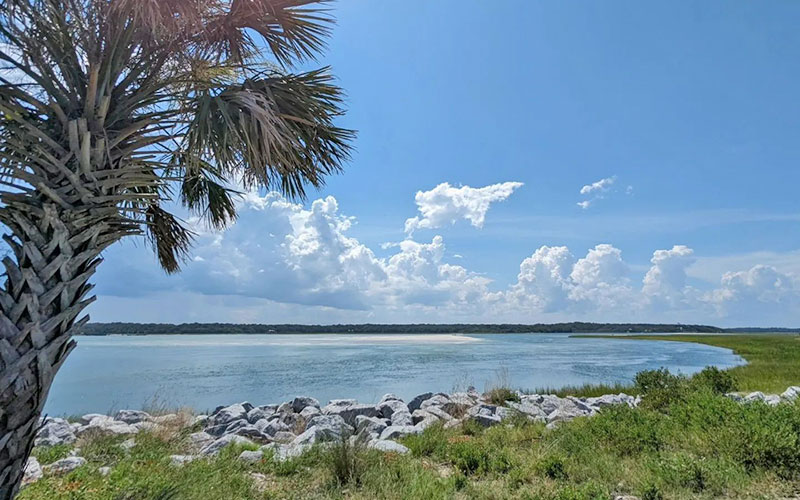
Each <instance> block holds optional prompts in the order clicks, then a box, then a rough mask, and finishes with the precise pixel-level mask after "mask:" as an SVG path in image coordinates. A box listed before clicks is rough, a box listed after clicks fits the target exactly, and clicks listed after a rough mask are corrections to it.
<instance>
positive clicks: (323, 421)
mask: <svg viewBox="0 0 800 500" xmlns="http://www.w3.org/2000/svg"><path fill="white" fill-rule="evenodd" d="M352 434H353V428H352V427H350V426H349V425H347V424H345V423H344V422H343V420H342V418H341V417H340V416H338V415H319V416H317V417H314V418H312V419H311V421H310V422H309V423H308V428H307V429H306V431H305V432H303V433H302V434H300V435H299V436H297V438H295V440H294V441H292V444H296V445H303V444H309V445H310V444H314V443H324V442H327V441H339V440H341V439H342V438H343V437H349V436H350V435H352Z"/></svg>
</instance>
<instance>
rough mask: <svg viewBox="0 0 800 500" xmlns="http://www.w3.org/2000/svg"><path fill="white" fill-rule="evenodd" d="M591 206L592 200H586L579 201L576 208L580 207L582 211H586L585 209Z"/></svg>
mask: <svg viewBox="0 0 800 500" xmlns="http://www.w3.org/2000/svg"><path fill="white" fill-rule="evenodd" d="M591 204H592V200H586V201H579V202H578V206H579V207H581V208H582V209H584V210H586V209H587V208H589V206H590V205H591Z"/></svg>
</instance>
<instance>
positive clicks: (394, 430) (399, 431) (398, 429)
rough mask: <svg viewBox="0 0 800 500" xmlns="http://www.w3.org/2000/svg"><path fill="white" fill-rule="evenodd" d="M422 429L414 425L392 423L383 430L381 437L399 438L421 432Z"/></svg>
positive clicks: (382, 438)
mask: <svg viewBox="0 0 800 500" xmlns="http://www.w3.org/2000/svg"><path fill="white" fill-rule="evenodd" d="M421 432H422V431H421V430H420V429H418V428H417V427H414V426H413V425H403V426H400V425H390V426H389V427H387V428H386V429H384V430H383V432H381V436H380V438H379V439H381V440H385V439H397V438H400V437H404V436H410V435H412V434H419V433H421Z"/></svg>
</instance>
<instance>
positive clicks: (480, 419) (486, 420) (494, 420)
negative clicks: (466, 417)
mask: <svg viewBox="0 0 800 500" xmlns="http://www.w3.org/2000/svg"><path fill="white" fill-rule="evenodd" d="M470 418H471V419H472V420H474V421H475V422H477V423H479V424H480V425H482V426H484V427H491V426H493V425H497V424H499V423H500V422H502V419H501V418H500V417H499V416H497V415H481V414H478V415H473V416H471V417H470Z"/></svg>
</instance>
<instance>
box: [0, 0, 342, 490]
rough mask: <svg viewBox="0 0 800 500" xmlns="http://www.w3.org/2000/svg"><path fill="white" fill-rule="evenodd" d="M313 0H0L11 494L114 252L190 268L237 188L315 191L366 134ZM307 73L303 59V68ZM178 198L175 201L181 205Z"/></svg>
mask: <svg viewBox="0 0 800 500" xmlns="http://www.w3.org/2000/svg"><path fill="white" fill-rule="evenodd" d="M314 3H318V1H314V0H0V186H2V187H0V222H2V223H3V224H4V225H5V227H6V234H5V235H3V239H4V240H5V243H6V245H7V246H8V251H7V255H6V256H5V257H4V258H3V259H2V263H3V266H4V267H5V282H4V283H3V284H2V285H0V500H5V499H9V498H12V497H13V496H14V495H15V493H16V491H17V488H18V484H19V482H20V479H21V475H22V470H23V466H24V463H25V461H26V459H27V457H28V455H29V453H30V450H31V447H32V445H33V438H34V435H35V433H36V430H37V427H38V426H39V419H40V415H41V412H42V408H43V405H44V403H45V399H46V398H47V393H48V390H49V389H50V385H51V383H52V381H53V378H54V376H55V374H56V372H57V371H58V369H59V367H60V366H61V365H62V363H63V362H64V360H65V358H66V357H67V355H68V354H69V352H70V351H71V350H72V349H73V348H74V347H75V342H74V340H72V336H73V335H74V334H75V333H76V332H77V331H78V330H79V328H80V327H81V325H83V324H84V323H85V322H86V321H87V320H88V317H87V316H83V317H82V318H80V319H78V317H79V316H80V315H81V311H82V310H83V309H84V308H85V307H86V306H87V305H88V304H89V303H90V302H92V300H93V299H94V297H93V296H89V292H90V290H91V289H92V285H91V284H89V279H90V278H91V276H92V275H93V273H94V271H95V270H96V269H97V266H98V265H99V264H100V262H101V260H102V258H101V252H102V251H103V250H104V249H106V248H107V247H108V246H109V245H111V244H113V243H114V242H116V241H118V240H120V239H121V238H123V237H125V236H135V235H141V236H144V237H145V238H146V239H147V241H148V242H149V243H150V244H151V245H152V247H153V248H154V250H155V252H156V255H157V257H158V261H159V262H160V264H161V266H162V267H163V268H164V269H165V270H166V271H167V272H169V273H172V272H176V271H178V270H179V267H180V265H181V263H182V261H183V259H184V258H185V257H186V255H187V251H188V249H189V246H190V243H191V240H192V232H191V230H190V228H189V227H187V225H186V224H184V223H183V222H182V221H181V219H180V218H178V217H177V216H176V215H173V214H172V213H170V209H171V208H173V207H176V206H177V207H180V205H181V204H182V205H183V206H185V207H186V208H187V210H189V211H190V212H193V213H195V214H198V215H200V216H202V217H203V218H204V220H205V221H207V223H208V224H209V225H211V226H213V227H216V228H222V227H224V226H226V224H229V223H230V222H231V221H233V220H234V219H235V217H236V204H235V198H234V197H235V192H233V191H232V190H231V186H235V185H241V186H243V187H244V188H247V189H250V188H256V187H260V188H267V189H277V190H279V191H281V192H282V193H284V194H285V195H286V196H287V197H289V198H293V199H296V198H303V196H304V189H305V188H306V187H307V186H309V185H310V186H314V187H318V186H320V185H322V183H323V182H324V178H325V177H326V176H327V175H329V174H332V173H334V172H337V171H339V170H340V168H341V166H342V163H343V162H344V161H345V160H346V159H347V158H348V153H349V152H350V144H351V142H352V139H353V138H354V132H353V131H351V130H347V129H343V128H339V127H337V126H335V125H334V120H335V118H336V117H337V116H338V115H340V114H341V113H342V92H341V89H339V88H338V87H337V86H335V85H334V84H333V82H332V77H331V76H330V74H329V73H328V69H327V68H323V69H319V70H314V71H307V72H300V71H298V70H297V69H296V68H297V67H298V65H299V64H301V63H303V62H305V61H308V60H313V58H314V57H315V55H317V54H318V53H319V52H320V50H321V49H322V48H323V45H324V40H325V38H326V37H327V36H328V34H329V30H330V26H331V22H332V19H331V18H330V16H329V15H328V14H327V11H326V10H323V9H320V8H319V6H318V5H312V4H314ZM293 69H294V70H295V71H294V72H292V70H293ZM173 201H174V203H173Z"/></svg>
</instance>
